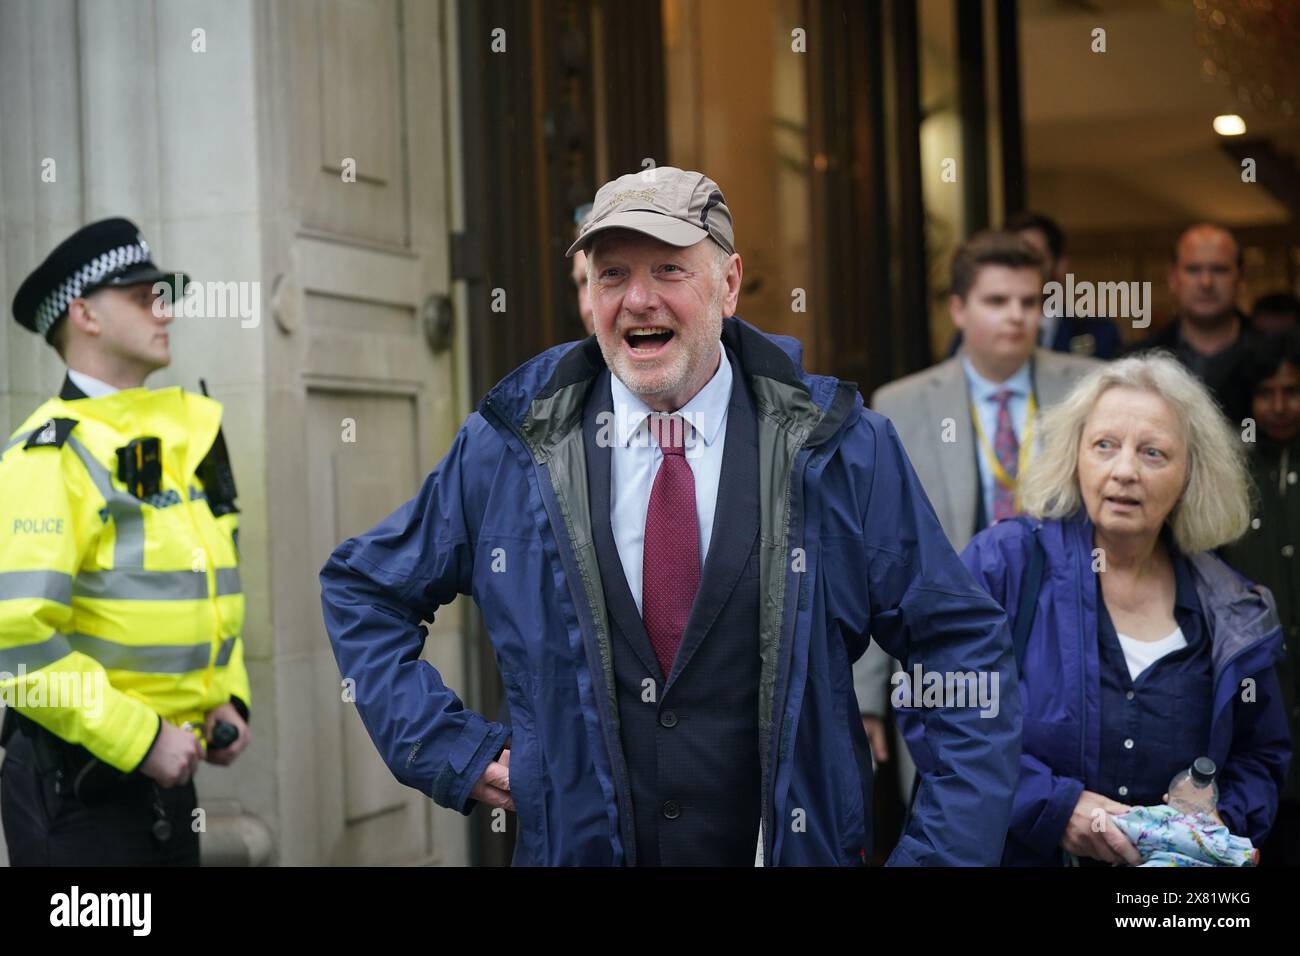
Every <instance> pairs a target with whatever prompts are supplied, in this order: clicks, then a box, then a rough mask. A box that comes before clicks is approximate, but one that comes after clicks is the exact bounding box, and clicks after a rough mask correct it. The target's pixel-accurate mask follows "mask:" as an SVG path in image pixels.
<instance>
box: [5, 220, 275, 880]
mask: <svg viewBox="0 0 1300 956" xmlns="http://www.w3.org/2000/svg"><path fill="white" fill-rule="evenodd" d="M185 281H186V280H185V279H184V277H183V276H176V277H173V276H171V275H169V274H166V273H163V272H162V271H160V270H159V269H158V268H157V267H156V266H155V265H154V263H153V261H152V259H151V258H150V252H149V247H148V245H147V244H146V243H145V241H144V238H143V237H142V236H141V235H140V232H139V230H138V229H137V228H136V227H135V225H133V224H132V223H131V222H129V221H127V220H125V219H106V220H103V221H101V222H96V223H92V224H91V225H88V226H86V227H84V228H82V229H81V230H79V231H78V232H76V233H75V234H74V235H72V236H71V237H70V238H68V239H67V240H65V241H64V242H63V243H61V244H60V245H59V246H58V247H57V248H56V249H55V250H54V251H53V252H51V253H50V255H49V256H48V257H47V258H46V260H45V261H44V262H43V263H41V265H40V266H39V267H38V268H37V269H36V271H34V272H33V273H32V274H31V275H30V276H28V277H27V279H26V280H25V281H24V282H23V284H22V286H21V287H20V288H19V289H18V294H17V296H15V298H14V302H13V312H14V318H15V319H17V320H18V323H19V324H20V325H22V326H23V327H25V328H27V329H30V330H31V331H33V332H35V333H37V334H38V335H42V336H44V337H45V339H46V341H47V342H49V343H50V344H51V345H52V346H53V347H54V348H55V349H56V350H57V351H58V353H59V355H60V357H61V358H62V359H63V361H64V362H65V363H66V364H67V367H68V373H67V377H66V378H65V379H64V382H63V388H62V390H61V391H60V393H59V396H58V397H57V398H53V399H50V400H49V401H47V402H46V403H45V404H44V405H42V406H41V407H40V408H38V409H37V410H36V411H35V412H33V413H32V415H31V416H30V417H29V418H28V419H27V421H26V422H24V423H23V425H22V426H21V427H20V428H19V429H18V431H17V432H15V433H14V435H13V436H12V437H11V438H10V439H9V441H8V442H7V443H6V444H5V445H4V447H3V454H2V455H0V699H2V700H3V702H4V703H5V704H6V705H7V710H6V718H5V724H4V730H3V743H4V746H5V751H6V752H5V761H4V765H3V769H2V770H0V815H2V816H3V821H4V832H5V840H6V842H7V843H8V848H9V858H10V861H11V863H13V864H15V865H42V864H46V865H69V864H71V865H85V864H113V865H135V864H145V865H197V864H198V862H199V836H198V831H199V826H198V824H197V822H196V821H197V818H198V814H196V813H195V812H194V811H195V808H196V806H197V803H196V796H195V791H194V783H193V775H194V772H195V769H196V767H197V765H198V762H199V761H200V760H207V761H208V762H209V763H215V764H229V763H231V762H232V761H233V760H234V759H235V758H236V757H237V756H238V755H239V753H240V752H241V751H242V750H243V749H244V748H245V747H246V746H247V745H248V741H249V731H248V724H247V721H248V705H249V689H248V675H247V673H246V671H245V669H244V649H243V641H242V640H241V638H240V629H241V627H242V625H243V617H244V599H243V595H242V594H241V592H240V586H239V571H238V552H237V546H238V539H237V514H238V513H237V509H236V507H235V500H234V499H235V487H234V481H233V479H232V477H231V472H230V466H229V461H228V459H227V457H226V449H225V442H224V440H223V438H222V435H221V428H220V425H221V407H220V406H219V405H218V404H217V403H216V402H214V401H212V400H210V399H208V398H206V397H204V396H202V395H196V394H193V393H190V392H186V391H182V390H181V389H179V388H164V389H157V390H149V389H145V388H144V387H142V386H143V385H144V380H145V378H146V377H147V376H148V375H149V374H150V373H152V372H154V371H156V370H158V369H160V368H165V367H166V366H167V365H168V364H169V363H170V361H171V355H170V351H169V343H168V334H167V327H168V325H169V324H170V322H171V315H170V310H169V308H168V306H167V303H168V302H170V301H172V295H171V293H172V292H174V291H177V288H176V287H177V285H178V284H179V285H180V286H181V288H183V284H184V282H185Z"/></svg>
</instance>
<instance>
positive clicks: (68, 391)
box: [59, 372, 89, 402]
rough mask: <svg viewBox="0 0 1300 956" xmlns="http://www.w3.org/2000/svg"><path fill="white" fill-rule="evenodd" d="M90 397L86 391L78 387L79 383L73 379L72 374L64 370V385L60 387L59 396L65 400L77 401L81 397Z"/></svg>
mask: <svg viewBox="0 0 1300 956" xmlns="http://www.w3.org/2000/svg"><path fill="white" fill-rule="evenodd" d="M88 397H89V396H88V395H86V393H85V392H83V391H82V390H81V389H79V388H78V387H77V383H76V382H74V381H73V380H72V376H71V375H69V374H68V373H67V372H64V373H63V387H62V388H60V389H59V398H61V399H63V400H64V401H65V402H75V401H76V400H77V399H79V398H88Z"/></svg>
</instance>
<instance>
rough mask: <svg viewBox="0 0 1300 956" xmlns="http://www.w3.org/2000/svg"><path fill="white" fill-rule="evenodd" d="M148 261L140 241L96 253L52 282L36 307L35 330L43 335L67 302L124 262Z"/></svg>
mask: <svg viewBox="0 0 1300 956" xmlns="http://www.w3.org/2000/svg"><path fill="white" fill-rule="evenodd" d="M148 261H149V247H148V246H147V245H145V244H144V243H143V242H133V243H130V244H129V245H125V246H118V247H117V248H116V249H110V250H108V252H105V253H102V254H100V255H98V256H96V257H95V258H94V259H92V260H90V261H89V262H87V263H86V264H85V265H84V266H82V267H81V268H80V269H78V270H77V271H76V272H74V273H73V274H72V275H70V276H68V277H67V278H66V279H64V280H63V281H62V282H60V283H59V284H58V285H57V286H55V287H54V291H53V292H51V293H50V294H49V295H47V296H46V297H45V301H44V302H42V303H41V304H40V305H39V306H38V307H37V309H36V331H37V332H38V333H39V334H40V335H45V333H46V332H48V331H49V330H50V326H52V325H54V323H55V322H57V321H58V319H59V316H61V315H63V313H64V312H66V311H67V309H68V303H69V302H71V301H72V300H73V299H75V298H77V296H79V295H81V294H82V292H84V291H85V290H86V289H89V288H91V287H92V286H94V285H97V284H98V283H100V282H101V281H103V280H104V279H105V278H106V277H108V276H112V275H116V274H117V273H119V272H121V271H122V270H123V269H125V268H126V267H127V266H133V265H137V264H138V263H141V262H148Z"/></svg>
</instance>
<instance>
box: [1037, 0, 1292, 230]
mask: <svg viewBox="0 0 1300 956" xmlns="http://www.w3.org/2000/svg"><path fill="white" fill-rule="evenodd" d="M1211 2H1212V0H1211ZM1020 11H1021V30H1020V43H1021V70H1022V73H1021V85H1022V96H1023V107H1024V122H1025V143H1026V158H1027V161H1028V165H1029V168H1030V170H1031V171H1032V172H1039V173H1048V174H1050V175H1052V176H1054V177H1058V178H1059V177H1061V176H1069V175H1070V174H1071V173H1075V174H1077V175H1078V176H1079V177H1080V179H1081V180H1085V179H1086V180H1090V181H1093V182H1096V181H1098V180H1099V178H1104V179H1105V180H1109V181H1112V182H1114V183H1115V184H1116V186H1117V188H1119V189H1123V190H1129V191H1137V192H1140V193H1144V194H1147V195H1150V196H1151V198H1152V200H1153V201H1157V200H1158V201H1160V202H1165V203H1168V202H1171V201H1172V202H1175V203H1176V205H1177V207H1178V208H1180V209H1182V210H1184V212H1185V214H1186V215H1188V216H1207V217H1218V218H1224V216H1223V212H1224V211H1225V210H1227V211H1229V212H1230V213H1231V215H1230V216H1229V217H1228V218H1229V219H1230V221H1233V222H1236V223H1246V222H1258V223H1264V222H1279V221H1284V220H1286V219H1287V218H1288V213H1287V210H1286V209H1285V208H1284V207H1283V206H1282V205H1281V204H1279V203H1278V202H1276V201H1275V200H1274V199H1273V198H1272V197H1271V196H1270V195H1269V194H1268V192H1267V190H1266V189H1263V188H1261V189H1258V190H1252V191H1251V192H1250V194H1248V195H1247V196H1244V197H1243V193H1242V191H1241V178H1240V169H1239V167H1238V165H1237V163H1236V161H1235V160H1233V159H1232V158H1231V157H1229V156H1228V155H1227V154H1226V153H1225V152H1224V151H1223V150H1222V149H1221V145H1220V144H1221V143H1222V142H1223V139H1222V137H1220V136H1219V135H1218V134H1217V133H1215V132H1214V130H1213V128H1212V127H1211V121H1212V120H1213V118H1214V117H1215V116H1216V115H1217V114H1219V113H1239V114H1240V115H1241V116H1242V117H1243V118H1244V119H1245V121H1246V126H1247V135H1246V138H1247V139H1255V138H1263V139H1268V140H1270V141H1271V142H1272V143H1273V144H1274V146H1275V147H1276V148H1277V149H1278V150H1280V151H1282V152H1283V153H1287V154H1289V155H1291V156H1297V155H1300V117H1295V116H1293V117H1286V116H1283V115H1281V114H1280V112H1279V111H1277V110H1273V111H1269V112H1264V111H1260V110H1253V109H1250V108H1249V107H1247V106H1244V105H1243V104H1242V103H1241V102H1240V100H1239V99H1238V97H1237V95H1236V91H1235V89H1233V88H1232V87H1229V86H1224V85H1220V84H1219V83H1216V82H1213V81H1210V80H1207V79H1206V73H1205V61H1206V59H1207V56H1206V54H1205V52H1204V51H1203V49H1202V48H1201V47H1200V45H1198V43H1197V40H1196V31H1197V29H1198V26H1199V24H1198V20H1197V16H1196V9H1195V6H1194V4H1193V2H1192V0H1021V4H1020ZM1097 27H1102V28H1104V29H1105V30H1106V52H1104V53H1093V52H1092V50H1091V40H1092V31H1093V30H1094V29H1095V28H1097ZM1279 81H1280V82H1285V80H1284V79H1282V78H1281V77H1279Z"/></svg>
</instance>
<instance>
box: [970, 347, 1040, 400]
mask: <svg viewBox="0 0 1300 956" xmlns="http://www.w3.org/2000/svg"><path fill="white" fill-rule="evenodd" d="M1032 364H1033V359H1030V360H1029V361H1027V362H1025V364H1024V365H1022V366H1020V368H1019V370H1018V371H1017V372H1016V373H1015V374H1014V375H1012V376H1011V377H1010V378H1009V379H1007V380H1006V381H1005V382H990V381H989V380H988V379H986V378H984V377H983V376H982V375H980V373H979V372H977V371H975V366H973V365H971V362H970V359H969V358H967V357H966V356H965V355H963V356H962V357H961V365H962V368H963V369H965V370H966V381H967V382H969V383H970V393H971V398H972V399H973V400H974V401H976V402H984V401H992V400H993V396H994V395H996V394H997V393H998V392H1000V391H1002V390H1003V389H1004V388H1005V389H1009V390H1010V391H1011V393H1012V394H1013V395H1017V396H1021V395H1028V394H1029V392H1030V390H1031V389H1032V387H1033V376H1032V375H1031V374H1030V366H1031V365H1032Z"/></svg>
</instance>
